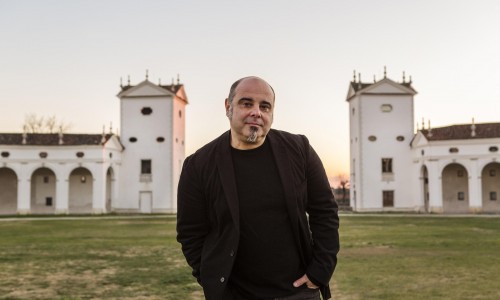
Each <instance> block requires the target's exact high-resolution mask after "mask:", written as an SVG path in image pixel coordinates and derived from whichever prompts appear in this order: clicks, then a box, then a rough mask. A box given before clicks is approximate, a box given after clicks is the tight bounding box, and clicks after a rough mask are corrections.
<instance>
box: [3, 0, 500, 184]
mask: <svg viewBox="0 0 500 300" xmlns="http://www.w3.org/2000/svg"><path fill="white" fill-rule="evenodd" d="M499 15H500V1H496V0H476V1H463V0H420V1H409V0H408V1H407V0H378V1H371V0H358V1H348V0H345V1H336V0H324V1H319V0H311V1H295V0H252V1H239V0H212V1H203V0H183V1H178V0H176V1H170V0H167V1H159V0H141V1H130V0H105V1H99V0H71V1H66V0H43V1H39V0H0V104H1V108H0V132H4V133H5V132H22V125H23V123H24V120H25V117H26V116H27V115H28V114H36V115H38V116H44V117H49V116H56V118H57V119H59V120H60V121H63V122H64V123H67V124H70V125H71V127H70V129H69V130H68V132H73V133H101V132H102V130H103V129H102V128H103V126H105V127H106V131H109V128H110V125H111V124H112V128H113V131H114V132H116V131H117V130H118V131H119V127H120V118H119V99H118V98H117V97H116V95H117V94H118V93H119V91H120V78H122V80H123V83H124V84H125V83H126V82H127V78H128V76H130V80H131V84H132V85H135V84H138V83H140V82H142V81H143V80H145V76H146V70H148V74H149V80H150V81H152V82H155V83H158V82H159V81H161V83H162V84H169V83H171V82H172V78H175V80H176V79H177V76H179V78H180V82H181V83H182V84H184V86H185V90H186V93H187V96H188V99H189V105H188V107H187V111H186V155H189V154H191V153H193V152H194V151H196V150H197V149H198V148H200V147H202V146H203V145H204V144H206V143H207V142H209V141H211V140H212V139H214V138H215V137H217V136H219V135H220V134H221V133H222V132H224V131H226V130H228V128H229V123H228V120H227V118H226V117H225V111H224V99H225V98H226V97H227V94H228V91H229V87H230V85H231V83H233V82H234V81H235V80H237V79H239V78H241V77H244V76H248V75H255V76H259V77H262V78H264V79H265V80H267V81H268V82H269V83H270V84H271V85H272V86H273V88H274V90H275V92H276V106H275V112H274V124H273V128H276V129H281V130H285V131H289V132H293V133H299V134H304V135H306V136H307V137H308V138H309V141H310V143H311V145H312V146H313V147H314V149H315V150H316V152H317V153H318V155H319V156H320V158H321V159H322V161H323V164H324V166H325V169H326V171H327V174H328V176H329V178H330V179H331V181H334V180H335V178H336V177H338V176H339V175H341V174H345V175H347V174H348V173H349V123H348V121H349V120H348V104H347V102H346V95H347V90H348V86H349V82H350V81H351V80H352V78H353V71H355V72H356V74H358V73H360V74H361V79H362V81H364V82H373V80H374V78H375V79H376V80H379V79H381V78H382V77H383V72H384V66H385V67H386V68H387V77H389V78H391V79H392V80H394V81H397V82H401V81H402V74H403V72H405V74H406V78H407V79H408V78H409V77H410V76H411V78H412V81H413V87H414V88H415V89H416V90H417V91H418V94H417V95H416V96H415V102H414V113H415V116H414V117H415V120H416V121H419V123H420V122H421V120H422V118H423V119H425V124H428V121H430V122H431V126H432V127H439V126H446V125H452V124H465V123H470V122H471V120H472V118H474V119H475V122H476V123H486V122H500V105H499V103H500V95H499V92H498V89H497V86H498V82H499V81H500V34H499V30H500V18H499V17H498V16H499Z"/></svg>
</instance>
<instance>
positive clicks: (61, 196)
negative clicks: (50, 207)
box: [55, 175, 69, 215]
mask: <svg viewBox="0 0 500 300" xmlns="http://www.w3.org/2000/svg"><path fill="white" fill-rule="evenodd" d="M68 205H69V180H68V176H67V175H64V176H57V180H56V211H55V213H56V214H61V215H64V214H68V213H69V206H68Z"/></svg>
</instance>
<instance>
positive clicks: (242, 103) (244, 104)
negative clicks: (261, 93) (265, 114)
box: [241, 101, 253, 108]
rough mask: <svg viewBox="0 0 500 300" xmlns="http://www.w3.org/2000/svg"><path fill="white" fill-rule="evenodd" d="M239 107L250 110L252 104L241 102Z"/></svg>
mask: <svg viewBox="0 0 500 300" xmlns="http://www.w3.org/2000/svg"><path fill="white" fill-rule="evenodd" d="M241 106H243V107H245V108H250V107H252V106H253V103H252V102H251V101H242V102H241Z"/></svg>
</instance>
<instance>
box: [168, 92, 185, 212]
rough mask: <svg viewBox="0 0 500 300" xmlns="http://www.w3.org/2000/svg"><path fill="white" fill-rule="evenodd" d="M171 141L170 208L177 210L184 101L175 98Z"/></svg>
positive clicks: (183, 143) (181, 162)
mask: <svg viewBox="0 0 500 300" xmlns="http://www.w3.org/2000/svg"><path fill="white" fill-rule="evenodd" d="M172 113H173V115H172V124H173V137H174V138H173V141H174V142H173V143H172V148H173V149H172V153H173V157H172V168H171V170H172V177H171V178H172V187H173V189H172V190H173V193H172V198H171V199H172V206H171V207H172V209H173V211H177V185H178V184H179V178H180V176H181V171H182V164H183V163H184V159H185V153H186V145H185V143H186V102H185V101H183V100H181V99H179V98H175V99H174V101H173V110H172Z"/></svg>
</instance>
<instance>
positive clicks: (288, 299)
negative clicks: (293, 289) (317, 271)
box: [223, 287, 321, 300]
mask: <svg viewBox="0 0 500 300" xmlns="http://www.w3.org/2000/svg"><path fill="white" fill-rule="evenodd" d="M320 299H321V298H320V292H319V289H309V288H302V289H297V293H295V294H293V295H290V296H285V297H278V298H269V299H265V300H320ZM223 300H261V299H254V298H249V297H246V296H245V295H241V294H240V293H238V291H236V290H234V289H231V288H230V287H229V288H226V290H225V291H224V298H223Z"/></svg>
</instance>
